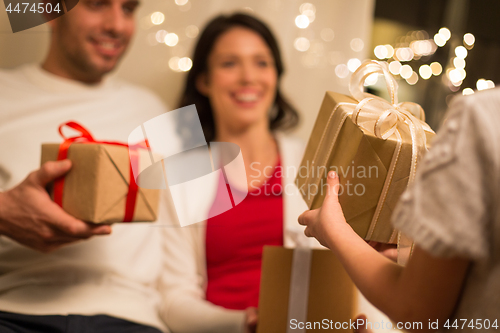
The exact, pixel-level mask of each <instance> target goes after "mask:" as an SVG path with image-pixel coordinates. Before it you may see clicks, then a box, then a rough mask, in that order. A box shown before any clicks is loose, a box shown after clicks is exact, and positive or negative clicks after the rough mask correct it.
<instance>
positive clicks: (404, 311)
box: [299, 89, 500, 332]
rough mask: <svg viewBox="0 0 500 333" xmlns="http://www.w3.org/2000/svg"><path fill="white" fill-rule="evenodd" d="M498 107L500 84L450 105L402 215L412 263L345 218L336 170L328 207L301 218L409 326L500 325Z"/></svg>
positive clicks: (398, 216) (370, 294) (364, 288)
mask: <svg viewBox="0 0 500 333" xmlns="http://www.w3.org/2000/svg"><path fill="white" fill-rule="evenodd" d="M499 108H500V90H499V89H495V90H490V91H485V92H481V93H478V94H474V95H473V96H467V97H460V98H457V99H455V100H454V102H453V103H452V105H451V106H450V111H449V116H448V117H447V120H446V123H445V125H444V126H443V128H441V130H440V131H439V133H438V135H437V137H436V139H435V140H434V142H433V147H432V149H431V150H430V151H429V153H428V154H427V155H426V156H425V158H424V160H423V161H422V162H421V163H422V164H421V165H420V166H419V169H418V171H417V176H416V179H415V183H414V184H413V186H412V187H411V188H410V189H409V190H408V191H407V192H406V193H405V194H404V195H403V196H402V198H401V200H400V202H399V204H398V207H397V208H396V210H395V213H394V215H393V224H394V225H395V227H396V228H398V229H400V230H402V231H403V232H404V233H405V234H407V235H408V236H410V237H411V238H412V239H414V241H415V244H416V247H415V250H414V253H413V255H412V257H411V258H410V261H409V262H408V265H407V266H406V267H404V268H403V267H401V266H398V265H396V264H394V263H393V262H391V261H390V260H388V259H387V258H385V257H383V256H382V255H381V254H379V253H377V252H376V251H375V250H373V249H372V248H371V247H370V246H369V245H367V244H366V243H365V242H364V241H363V240H362V239H361V238H360V237H358V236H357V235H356V234H355V233H354V231H353V230H352V228H351V227H350V226H349V225H348V224H347V223H346V222H345V218H344V215H343V213H342V208H341V207H340V205H339V202H338V196H337V195H338V184H339V179H338V175H336V174H334V173H332V174H329V177H328V184H329V188H330V190H331V191H329V194H328V196H327V197H326V198H325V201H324V203H323V206H322V207H321V208H320V209H318V210H314V211H307V212H305V213H303V214H302V215H301V216H300V217H299V223H301V224H302V225H305V226H307V228H306V230H305V233H306V235H307V236H314V237H316V238H317V239H318V240H319V241H320V243H322V244H323V245H325V246H327V247H329V248H330V249H331V250H332V251H334V252H335V253H336V254H337V255H338V256H339V258H340V260H341V261H342V262H343V264H344V266H345V268H346V270H347V272H348V273H349V275H350V276H351V278H352V279H353V281H354V282H355V283H356V285H357V286H358V288H359V290H360V291H361V292H362V293H363V294H364V295H365V296H366V298H367V299H368V300H369V301H370V302H372V303H373V304H374V305H375V306H376V307H378V308H379V309H380V310H382V311H383V312H385V313H386V314H387V315H388V316H389V317H390V318H391V319H393V320H394V321H397V322H401V323H403V325H406V326H407V327H406V328H408V329H409V330H412V331H419V332H421V331H422V330H424V331H430V330H435V329H438V328H439V329H443V330H444V329H451V330H454V329H457V331H460V332H474V331H476V332H477V331H482V330H489V329H491V328H494V329H498V327H499V326H498V325H499V324H500V323H499V322H498V321H499V320H500V319H499V316H500V302H499V301H498V300H499V298H498V297H499V294H500V232H499V231H500V213H499V209H498V202H499V201H500V197H499V196H500V180H499V175H500V160H499V156H500V148H499V142H500V135H499V131H498V128H499V127H500V114H499V112H498V110H499ZM408 323H409V324H408ZM412 323H421V326H416V325H414V324H412Z"/></svg>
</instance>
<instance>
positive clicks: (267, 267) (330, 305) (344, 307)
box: [257, 246, 357, 333]
mask: <svg viewBox="0 0 500 333" xmlns="http://www.w3.org/2000/svg"><path fill="white" fill-rule="evenodd" d="M294 251H295V250H293V249H286V248H283V247H278V246H265V247H264V253H263V259H262V276H261V282H260V295H259V321H258V324H257V333H285V332H286V330H287V327H290V325H296V327H298V325H299V324H298V322H297V323H296V324H295V322H294V321H293V319H296V320H297V318H296V317H295V316H294V315H293V314H291V313H290V311H291V310H289V307H290V304H289V301H290V299H291V298H292V293H293V292H294V290H293V288H294V287H292V290H291V289H290V288H291V284H292V283H293V282H292V278H291V276H292V274H293V272H292V270H293V265H294V264H295V262H294ZM309 251H311V257H310V266H309V267H310V270H309V271H308V272H306V271H304V270H302V269H301V268H300V267H299V268H298V269H299V270H301V272H300V273H301V274H308V282H309V283H308V294H307V295H306V296H307V302H306V303H304V304H297V305H298V306H301V305H302V306H304V307H305V311H306V312H307V316H306V317H305V318H304V321H303V322H304V323H306V322H310V323H314V322H319V323H321V324H322V325H326V322H325V321H324V320H325V319H326V321H327V322H328V327H329V328H335V323H338V324H337V325H342V323H349V322H350V321H351V322H352V321H354V319H355V311H356V306H357V304H356V297H357V291H356V288H355V286H354V284H353V282H352V281H351V279H350V278H349V276H348V275H347V272H346V271H345V270H344V268H343V267H342V264H341V263H340V261H339V260H338V259H337V257H336V256H335V254H333V252H331V251H328V250H309ZM295 269H297V267H296V268H295ZM303 277H304V276H303ZM296 288H300V286H296ZM299 321H301V320H299ZM311 325H313V324H311ZM331 325H333V326H331ZM346 326H347V325H346V324H344V328H346ZM338 327H340V326H337V328H338ZM292 328H294V326H292ZM293 331H294V332H301V330H298V329H297V330H293ZM324 331H325V327H323V329H321V328H320V329H308V330H307V332H324ZM340 331H342V332H352V330H351V329H349V328H348V329H340ZM304 332H306V331H305V330H304Z"/></svg>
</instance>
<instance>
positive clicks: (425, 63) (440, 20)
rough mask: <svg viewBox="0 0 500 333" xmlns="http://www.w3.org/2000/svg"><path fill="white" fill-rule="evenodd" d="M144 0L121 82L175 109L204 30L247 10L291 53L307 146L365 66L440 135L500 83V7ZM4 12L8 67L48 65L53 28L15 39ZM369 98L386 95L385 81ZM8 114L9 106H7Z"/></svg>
mask: <svg viewBox="0 0 500 333" xmlns="http://www.w3.org/2000/svg"><path fill="white" fill-rule="evenodd" d="M307 1H308V2H305V1H298V0H252V1H250V0H143V1H142V5H141V7H140V9H139V11H138V13H137V23H138V24H137V33H136V35H135V38H134V42H133V44H132V45H131V48H130V49H129V51H128V54H127V55H126V57H125V58H124V61H123V62H122V63H121V65H120V67H119V69H118V70H117V71H116V72H115V73H114V74H113V75H115V76H118V77H120V78H123V79H126V80H128V81H131V82H133V83H137V84H141V85H145V86H147V87H149V88H150V89H152V90H153V91H154V92H156V93H157V94H158V95H159V96H160V97H161V98H162V99H163V100H164V101H165V103H166V104H167V105H168V108H169V109H170V110H172V109H175V108H176V105H177V102H178V96H179V94H180V91H181V88H182V85H183V82H184V78H185V76H186V72H187V71H189V69H190V68H191V66H192V62H191V56H192V50H193V46H194V43H195V42H196V39H197V37H198V34H199V32H200V30H202V29H203V26H204V25H205V23H206V22H207V21H208V20H210V19H211V18H212V17H213V16H215V15H218V14H221V13H232V12H235V11H242V12H246V13H250V14H253V15H255V16H258V17H259V18H261V19H263V20H264V21H265V22H267V23H268V24H269V26H270V27H271V29H272V30H273V32H274V33H275V35H276V37H277V39H278V41H279V43H280V46H281V50H282V53H283V58H284V61H285V66H286V72H285V76H284V78H283V82H282V86H283V89H284V92H285V93H286V95H287V96H288V97H289V99H290V100H291V101H292V102H293V103H294V104H295V105H296V106H297V107H298V109H299V111H300V112H301V115H302V121H301V123H300V126H299V127H298V129H297V130H296V135H298V136H300V137H302V138H303V139H305V140H307V138H308V136H309V134H310V132H311V129H312V127H313V125H314V121H315V117H316V114H317V112H318V110H319V107H320V105H321V102H322V99H323V96H324V93H325V91H327V90H331V91H336V92H341V93H348V83H349V78H350V74H351V73H352V72H353V71H354V70H356V68H357V67H358V66H359V65H360V64H361V62H362V61H363V60H365V59H377V60H381V61H386V62H388V64H389V68H390V70H391V72H392V73H393V74H394V75H395V76H396V77H397V79H398V82H399V100H400V101H413V102H417V103H419V104H421V105H422V106H423V107H424V109H425V111H426V115H427V120H428V122H429V124H430V125H431V126H432V127H433V128H434V129H437V128H438V127H439V125H440V123H441V121H442V118H443V115H444V111H445V110H446V107H447V103H448V102H449V100H450V98H451V97H452V96H453V95H455V94H472V93H474V92H475V91H477V90H484V89H489V88H492V87H494V86H495V83H498V82H500V61H499V59H500V20H499V19H498V15H499V13H500V2H499V1H497V0H481V1H476V2H472V1H471V0H419V1H398V0H376V1H374V0H349V1H347V0H307ZM3 7H4V5H3V3H2V4H0V68H12V67H15V66H18V65H20V64H23V63H27V62H41V61H42V59H43V58H44V55H45V52H46V50H47V47H48V45H47V43H48V39H49V29H48V26H47V25H46V24H45V25H41V26H38V27H35V28H32V29H29V30H25V31H22V32H18V33H16V34H13V33H12V31H11V28H10V25H9V21H8V17H7V14H6V12H5V10H4V8H3ZM365 85H366V86H367V90H369V91H370V92H372V93H375V94H378V95H381V96H385V91H384V89H385V83H384V82H383V79H381V77H370V78H369V79H368V80H367V82H366V84H365ZM0 112H1V105H0Z"/></svg>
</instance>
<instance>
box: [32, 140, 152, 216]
mask: <svg viewBox="0 0 500 333" xmlns="http://www.w3.org/2000/svg"><path fill="white" fill-rule="evenodd" d="M76 141H78V140H76ZM84 141H85V142H75V143H71V144H69V145H66V146H67V147H66V152H65V155H66V156H65V158H68V159H69V160H71V162H72V168H71V170H70V171H69V172H68V173H67V174H66V175H65V176H64V177H62V179H59V180H56V182H55V184H54V185H53V186H51V188H50V194H51V196H52V198H53V199H54V201H56V202H57V203H58V204H60V205H61V206H62V208H63V209H64V210H65V211H66V212H67V213H69V214H70V215H72V216H74V217H76V218H78V219H81V220H83V221H86V222H93V223H113V222H150V221H155V220H156V219H157V214H158V202H159V190H156V189H145V188H140V187H138V186H137V185H136V184H135V179H134V177H133V174H132V172H131V171H130V170H131V160H130V157H129V148H128V146H127V145H125V144H119V143H109V142H108V143H99V142H96V141H95V140H94V141H92V140H91V141H87V140H84ZM65 142H67V141H65ZM134 151H135V155H136V157H135V160H136V161H135V163H137V164H138V169H139V170H140V169H141V165H144V166H145V165H150V164H151V163H150V162H149V161H150V152H149V151H148V150H146V149H139V148H137V149H134ZM60 155H61V144H43V145H42V157H41V163H42V164H43V163H45V162H47V161H56V160H60V159H62V158H60ZM58 181H59V182H61V181H63V182H62V183H59V185H62V188H61V189H60V192H61V193H59V196H60V201H61V202H58V200H57V199H56V198H55V196H57V193H56V192H57V189H56V188H57V185H58V184H57V182H58ZM131 182H132V184H131ZM131 191H134V193H131Z"/></svg>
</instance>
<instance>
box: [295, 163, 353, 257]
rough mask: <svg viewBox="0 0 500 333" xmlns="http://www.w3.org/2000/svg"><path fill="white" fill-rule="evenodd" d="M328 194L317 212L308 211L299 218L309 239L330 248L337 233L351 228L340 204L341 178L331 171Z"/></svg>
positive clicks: (328, 180)
mask: <svg viewBox="0 0 500 333" xmlns="http://www.w3.org/2000/svg"><path fill="white" fill-rule="evenodd" d="M327 182H328V184H327V194H326V196H325V200H324V201H323V205H322V206H321V207H320V208H318V209H315V210H308V211H305V212H304V213H302V214H301V215H300V216H299V224H301V225H305V226H306V229H305V230H304V233H305V235H306V236H307V237H315V238H316V239H317V240H318V241H319V242H320V243H321V245H323V246H325V247H327V248H330V246H329V242H330V241H331V240H332V238H333V237H332V236H333V235H334V233H335V232H340V231H341V230H343V229H345V228H351V227H350V226H349V225H348V224H347V222H346V220H345V217H344V213H343V212H342V207H341V206H340V203H339V198H338V193H339V177H338V175H337V174H336V173H335V172H333V171H331V172H329V173H328V179H327Z"/></svg>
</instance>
